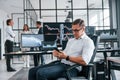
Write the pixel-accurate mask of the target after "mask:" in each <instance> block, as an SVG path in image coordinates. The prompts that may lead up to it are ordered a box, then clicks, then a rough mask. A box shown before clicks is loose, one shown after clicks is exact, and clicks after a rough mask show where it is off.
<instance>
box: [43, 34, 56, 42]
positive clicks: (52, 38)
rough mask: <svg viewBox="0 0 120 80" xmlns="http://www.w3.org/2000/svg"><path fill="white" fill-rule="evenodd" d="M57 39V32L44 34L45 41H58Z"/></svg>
mask: <svg viewBox="0 0 120 80" xmlns="http://www.w3.org/2000/svg"><path fill="white" fill-rule="evenodd" d="M56 40H57V35H56V34H50V35H44V41H56Z"/></svg>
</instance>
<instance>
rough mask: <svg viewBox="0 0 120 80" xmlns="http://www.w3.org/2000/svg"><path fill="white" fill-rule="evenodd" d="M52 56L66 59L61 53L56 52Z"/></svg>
mask: <svg viewBox="0 0 120 80" xmlns="http://www.w3.org/2000/svg"><path fill="white" fill-rule="evenodd" d="M53 55H54V56H55V57H57V58H59V59H66V57H67V55H65V54H64V53H63V52H58V51H56V50H54V51H53Z"/></svg>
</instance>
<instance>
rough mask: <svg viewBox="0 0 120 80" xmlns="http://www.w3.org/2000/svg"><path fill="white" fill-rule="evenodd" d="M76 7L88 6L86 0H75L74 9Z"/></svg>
mask: <svg viewBox="0 0 120 80" xmlns="http://www.w3.org/2000/svg"><path fill="white" fill-rule="evenodd" d="M74 8H87V1H86V0H73V9H74Z"/></svg>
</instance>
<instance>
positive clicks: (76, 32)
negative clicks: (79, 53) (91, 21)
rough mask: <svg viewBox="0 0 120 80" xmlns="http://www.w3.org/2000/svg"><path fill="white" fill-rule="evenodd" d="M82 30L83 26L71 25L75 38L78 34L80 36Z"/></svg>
mask: <svg viewBox="0 0 120 80" xmlns="http://www.w3.org/2000/svg"><path fill="white" fill-rule="evenodd" d="M84 30H85V27H84V26H80V25H79V24H76V25H72V32H73V35H74V37H75V38H76V39H78V38H79V37H80V36H82V34H83V32H84Z"/></svg>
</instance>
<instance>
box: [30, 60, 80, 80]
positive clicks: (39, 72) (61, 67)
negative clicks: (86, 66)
mask: <svg viewBox="0 0 120 80" xmlns="http://www.w3.org/2000/svg"><path fill="white" fill-rule="evenodd" d="M68 67H70V65H66V64H63V63H61V62H52V63H49V64H45V65H42V66H38V67H34V68H31V69H30V70H29V75H28V80H56V79H58V78H60V77H65V78H66V73H65V71H66V69H67V68H68ZM70 75H71V76H73V77H76V76H77V75H78V70H77V69H76V68H74V69H72V70H71V71H70Z"/></svg>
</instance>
